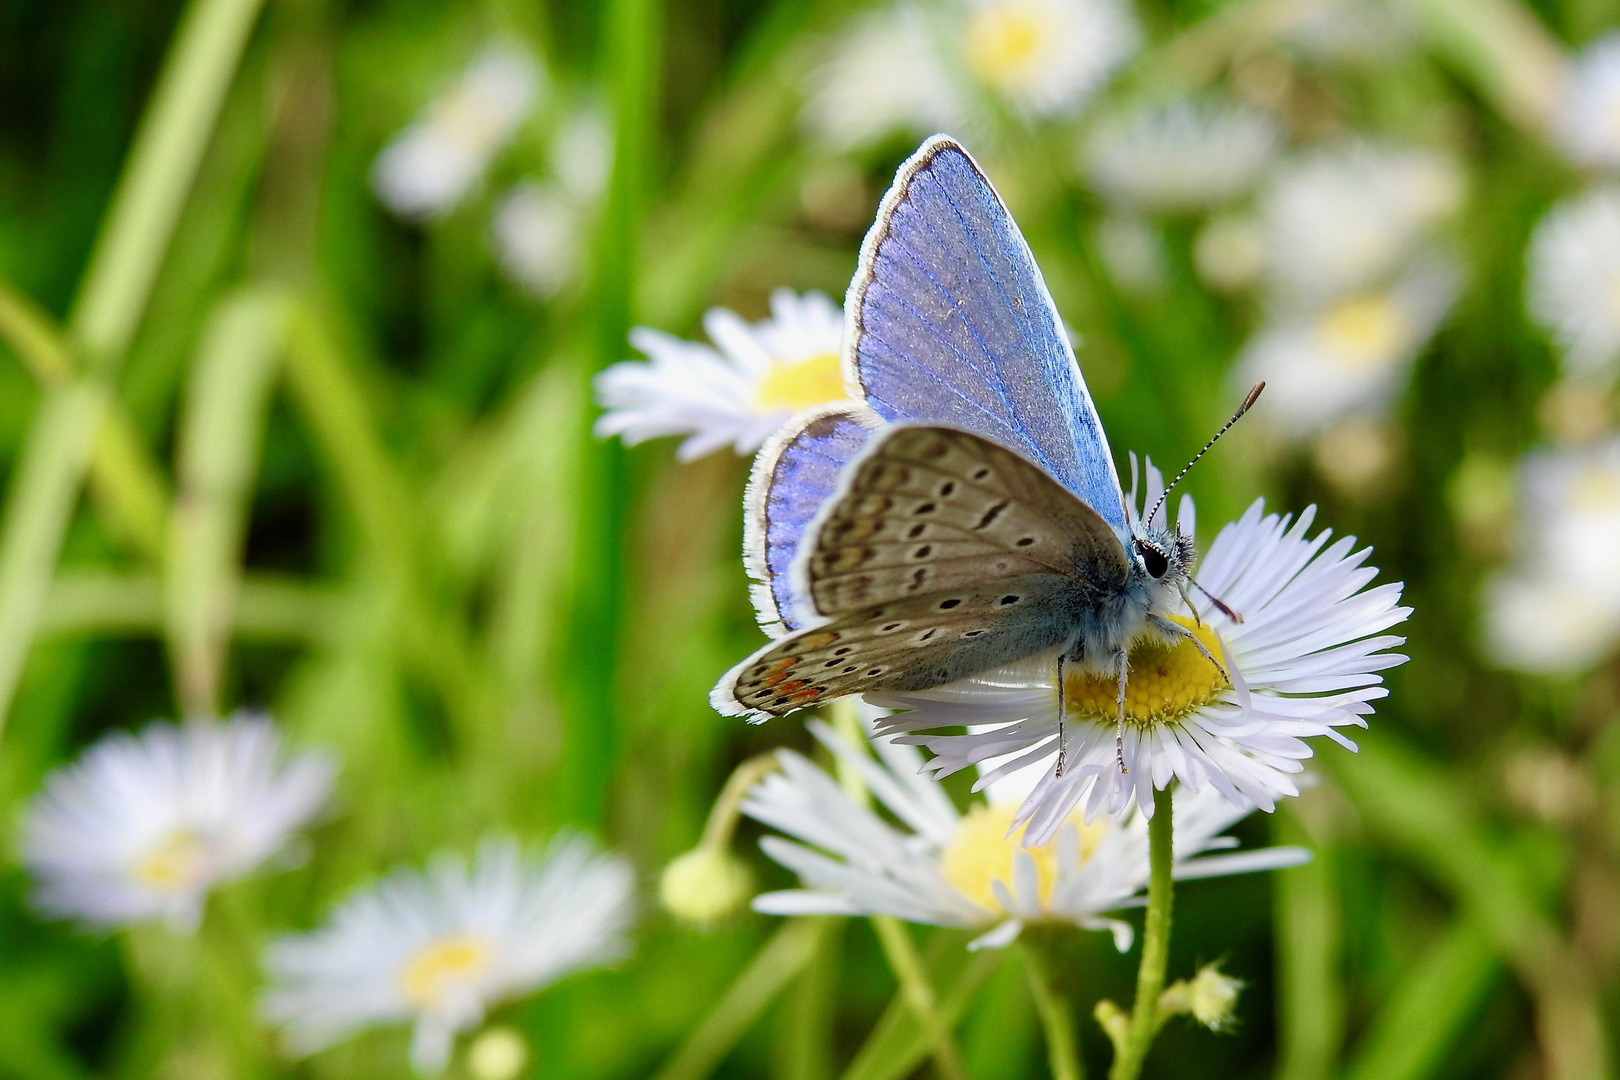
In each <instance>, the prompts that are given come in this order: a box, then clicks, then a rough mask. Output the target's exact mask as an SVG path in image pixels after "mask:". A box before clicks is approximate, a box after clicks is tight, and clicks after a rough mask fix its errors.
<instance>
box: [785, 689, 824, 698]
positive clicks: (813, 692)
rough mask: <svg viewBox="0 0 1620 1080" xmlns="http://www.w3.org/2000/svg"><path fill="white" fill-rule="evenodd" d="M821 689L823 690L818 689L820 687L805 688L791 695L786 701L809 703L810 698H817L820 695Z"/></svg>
mask: <svg viewBox="0 0 1620 1080" xmlns="http://www.w3.org/2000/svg"><path fill="white" fill-rule="evenodd" d="M822 689H823V688H822V687H820V686H809V687H806V688H805V689H803V690H800V691H798V692H796V693H794V694H792V695H791V696H789V698H788V700H789V701H809V700H810V699H811V698H814V697H819V696H820V694H821V691H822Z"/></svg>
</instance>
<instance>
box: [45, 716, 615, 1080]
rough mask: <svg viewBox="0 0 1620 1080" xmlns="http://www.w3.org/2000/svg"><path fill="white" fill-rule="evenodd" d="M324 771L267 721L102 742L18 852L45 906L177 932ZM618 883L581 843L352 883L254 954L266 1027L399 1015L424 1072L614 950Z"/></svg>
mask: <svg viewBox="0 0 1620 1080" xmlns="http://www.w3.org/2000/svg"><path fill="white" fill-rule="evenodd" d="M333 771H334V770H333V766H332V764H331V763H330V761H329V760H328V759H327V758H326V757H325V756H323V755H321V754H318V753H312V752H306V753H303V754H300V755H298V756H295V757H290V756H289V755H287V754H286V753H285V752H284V751H283V749H282V746H281V738H280V735H279V734H278V733H277V731H276V728H275V725H274V724H273V723H272V722H271V721H270V719H269V718H268V717H265V716H261V715H254V714H240V715H238V716H236V717H233V718H232V719H231V720H229V721H226V722H216V721H212V720H193V721H190V722H188V723H186V724H183V725H179V726H176V725H172V724H154V725H152V726H151V727H149V728H147V729H146V730H145V731H143V732H141V733H140V734H139V735H136V736H132V735H127V734H122V733H119V734H114V735H109V736H107V737H106V738H104V739H102V740H101V741H100V742H98V743H96V744H95V745H94V746H92V747H91V748H90V749H89V750H88V751H86V752H85V754H84V756H83V758H82V759H81V760H79V761H78V762H76V763H74V764H72V765H69V766H67V767H65V768H63V769H60V770H58V771H57V772H55V773H53V774H52V775H51V776H49V777H48V778H47V779H46V781H45V787H44V791H43V792H42V793H41V794H40V795H39V796H38V797H37V798H36V799H35V800H34V803H33V805H32V806H31V807H30V808H29V811H28V813H27V815H26V817H25V819H24V823H23V843H22V854H23V858H24V861H25V862H26V864H27V867H28V870H29V873H30V874H31V875H32V876H33V877H34V878H35V880H36V883H37V888H36V890H35V897H34V899H35V904H36V906H37V907H38V908H39V909H40V910H41V911H42V912H43V913H45V914H47V915H52V916H58V917H67V918H75V919H79V920H81V921H83V922H86V923H88V924H91V925H94V926H100V927H117V926H123V925H130V924H135V923H142V922H149V921H152V920H162V921H164V922H166V923H167V924H168V925H169V926H170V927H171V928H172V929H173V930H175V931H177V932H186V931H190V930H192V929H194V928H195V927H196V925H197V923H198V922H199V920H200V919H201V918H202V917H203V907H204V903H205V901H206V900H207V897H208V895H209V893H210V892H212V891H213V889H214V888H215V887H217V886H219V885H222V884H225V883H227V882H229V881H232V880H234V879H236V878H240V877H243V876H244V875H247V874H249V873H251V872H253V871H254V870H255V869H258V868H260V867H262V866H264V865H265V864H266V863H267V862H269V861H271V860H272V859H274V858H276V857H277V856H278V855H281V854H282V853H284V852H285V851H287V849H288V848H289V846H290V844H291V842H292V841H293V839H294V834H295V833H296V832H297V831H298V830H299V829H300V828H302V827H303V826H304V825H306V824H308V823H309V821H310V820H311V819H312V818H313V817H314V816H315V815H316V813H317V812H318V811H319V810H320V809H321V807H322V806H323V805H324V804H325V803H326V801H327V798H328V795H329V793H330V790H331V781H332V776H333ZM632 887H633V875H632V873H631V871H630V867H629V865H628V864H627V863H626V862H625V861H624V860H623V859H620V858H618V857H616V856H610V855H602V854H598V853H596V852H595V851H594V850H593V849H592V847H591V845H590V844H589V843H588V842H586V841H585V840H584V839H582V838H578V837H560V838H558V839H556V840H554V841H553V842H552V844H551V846H550V848H549V849H547V850H546V851H545V852H544V853H543V854H539V853H536V854H532V855H531V854H525V853H524V852H523V851H522V850H521V849H520V848H519V847H518V845H517V844H516V843H515V842H513V841H510V840H491V841H487V842H486V843H484V844H483V845H482V846H481V847H480V848H479V849H478V853H477V857H476V858H475V859H474V860H473V863H472V865H471V866H470V867H468V866H467V865H466V864H465V863H463V862H462V861H460V860H458V859H456V858H455V857H452V856H441V857H440V858H439V859H437V860H436V861H435V862H433V863H432V864H431V865H430V866H429V868H428V870H427V872H426V873H418V872H416V871H414V870H400V871H397V872H395V873H394V874H393V875H391V876H390V877H388V878H387V879H386V880H384V881H383V882H382V883H381V884H379V885H377V886H375V887H374V888H371V889H365V890H361V891H360V892H358V893H356V894H355V895H354V896H352V897H351V898H350V899H349V900H348V901H347V902H346V903H344V904H343V905H342V906H341V907H339V908H338V910H337V911H336V912H335V913H334V914H333V916H332V918H331V921H330V923H329V924H328V925H327V926H326V927H324V928H323V929H320V930H316V931H314V932H312V933H308V934H301V935H291V936H287V937H283V938H281V939H280V940H278V941H277V942H276V943H275V944H273V945H272V946H271V948H270V951H269V954H268V956H267V959H266V964H267V967H268V969H269V973H270V977H271V986H270V989H269V990H268V992H267V994H266V996H265V999H264V1005H263V1013H264V1016H265V1018H266V1019H267V1020H269V1021H270V1022H272V1023H274V1024H276V1025H279V1026H281V1027H283V1028H284V1029H285V1030H286V1032H287V1035H288V1039H289V1043H290V1044H291V1046H292V1048H293V1049H294V1050H296V1051H298V1052H300V1053H307V1052H312V1051H315V1050H318V1049H320V1048H322V1047H324V1046H327V1045H330V1044H332V1043H334V1042H337V1041H338V1040H340V1039H343V1038H346V1037H348V1036H349V1035H351V1034H353V1033H355V1032H357V1031H359V1030H360V1029H362V1028H365V1027H369V1026H372V1025H375V1024H379V1023H390V1022H395V1021H411V1022H414V1024H415V1037H414V1040H413V1043H412V1049H411V1061H412V1064H413V1065H414V1066H415V1068H416V1069H417V1071H419V1072H423V1073H436V1072H439V1071H441V1070H442V1069H443V1068H444V1067H445V1065H446V1064H447V1063H448V1061H449V1057H450V1051H451V1048H452V1043H453V1040H454V1038H455V1036H456V1034H457V1033H459V1032H463V1031H467V1030H470V1029H472V1028H474V1027H476V1026H477V1025H478V1024H479V1023H480V1022H481V1021H482V1019H483V1016H484V1011H485V1009H487V1008H488V1007H489V1006H491V1005H493V1004H495V1003H497V1002H499V1001H502V1000H505V999H508V998H511V997H515V996H518V995H520V994H525V993H530V992H533V991H535V990H538V989H540V988H541V987H543V986H545V985H547V984H549V983H551V982H555V981H556V980H557V979H559V978H561V977H563V976H564V975H567V974H569V973H570V972H573V971H577V970H580V969H582V968H586V967H592V966H596V965H600V964H603V963H607V962H609V961H611V960H613V959H615V958H617V957H618V956H620V955H622V954H623V953H624V952H625V951H626V948H627V946H626V941H625V930H626V928H627V927H628V925H629V921H630V918H631V913H632V907H631V891H632Z"/></svg>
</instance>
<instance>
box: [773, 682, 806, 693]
mask: <svg viewBox="0 0 1620 1080" xmlns="http://www.w3.org/2000/svg"><path fill="white" fill-rule="evenodd" d="M809 685H810V684H809V683H807V682H805V681H804V680H803V679H794V680H793V681H791V682H785V683H783V684H782V685H781V686H778V687H777V688H776V692H777V693H778V694H792V693H793V692H794V691H796V690H800V689H802V688H804V687H806V686H809Z"/></svg>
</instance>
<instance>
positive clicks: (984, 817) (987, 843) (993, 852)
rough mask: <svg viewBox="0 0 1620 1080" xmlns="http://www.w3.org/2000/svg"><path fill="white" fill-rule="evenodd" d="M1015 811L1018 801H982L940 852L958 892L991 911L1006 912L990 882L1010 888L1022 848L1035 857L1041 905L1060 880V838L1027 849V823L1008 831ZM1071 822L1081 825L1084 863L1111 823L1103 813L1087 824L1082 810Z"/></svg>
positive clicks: (945, 874)
mask: <svg viewBox="0 0 1620 1080" xmlns="http://www.w3.org/2000/svg"><path fill="white" fill-rule="evenodd" d="M1017 810H1018V804H1017V803H998V804H995V805H986V804H984V803H979V804H978V805H976V806H974V807H973V809H971V810H969V811H968V812H967V814H965V815H964V816H963V818H962V820H961V822H960V823H959V824H958V825H957V826H956V835H955V836H954V837H953V838H952V839H951V843H950V846H949V847H947V848H946V849H945V850H944V852H943V853H942V854H941V856H940V864H939V872H940V876H942V877H943V878H944V879H945V880H946V882H947V883H949V884H950V886H951V887H952V888H953V889H955V890H956V891H957V892H959V893H961V894H962V895H963V896H965V897H967V898H968V899H969V900H972V901H973V902H974V903H975V904H978V905H979V906H980V907H982V908H985V909H986V910H988V911H999V912H1002V913H1003V914H1006V913H1007V912H1006V909H1005V908H1003V907H1002V906H1001V901H1000V900H997V899H996V892H995V889H994V888H993V887H992V886H991V882H994V881H1000V882H1002V883H1003V884H1004V885H1006V887H1007V891H1008V892H1009V893H1010V892H1012V884H1013V865H1014V861H1015V860H1016V859H1017V857H1018V854H1019V853H1020V852H1023V853H1024V854H1027V855H1028V856H1029V857H1030V858H1031V859H1033V860H1034V861H1035V881H1036V891H1037V892H1038V893H1039V895H1040V901H1041V907H1042V908H1043V909H1044V908H1045V907H1046V906H1047V904H1048V903H1049V902H1050V901H1051V899H1052V888H1053V886H1054V885H1055V884H1056V883H1057V872H1058V855H1057V840H1056V839H1054V840H1052V841H1051V842H1050V843H1046V844H1042V845H1041V846H1040V847H1034V848H1025V847H1024V846H1023V837H1024V828H1023V826H1019V828H1018V831H1017V832H1014V833H1012V834H1011V835H1009V834H1008V830H1009V829H1011V828H1012V819H1013V814H1014V813H1016V812H1017ZM1069 823H1070V824H1073V825H1074V826H1075V827H1076V828H1077V829H1079V830H1080V862H1082V863H1083V862H1085V861H1086V860H1087V859H1089V858H1091V853H1092V852H1093V851H1096V850H1097V844H1098V842H1100V841H1101V840H1102V837H1103V833H1104V832H1105V831H1107V826H1106V825H1104V824H1103V822H1102V819H1100V818H1099V819H1098V820H1097V822H1095V823H1094V824H1091V825H1087V824H1086V823H1085V822H1084V821H1082V820H1081V818H1080V815H1079V814H1078V813H1076V814H1075V815H1073V816H1072V817H1070V818H1069Z"/></svg>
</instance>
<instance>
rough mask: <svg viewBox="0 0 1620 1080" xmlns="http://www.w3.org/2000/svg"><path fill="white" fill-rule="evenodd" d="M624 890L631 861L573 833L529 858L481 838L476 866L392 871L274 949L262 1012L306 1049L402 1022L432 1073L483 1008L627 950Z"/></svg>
mask: <svg viewBox="0 0 1620 1080" xmlns="http://www.w3.org/2000/svg"><path fill="white" fill-rule="evenodd" d="M633 884H634V876H633V874H632V872H631V870H630V866H629V864H628V863H626V862H625V861H624V860H623V859H620V858H618V857H617V856H612V855H602V854H597V853H596V851H595V849H594V848H593V847H592V845H591V844H590V843H589V842H588V841H587V840H585V839H583V838H581V837H577V836H560V837H558V838H557V839H556V840H554V841H553V842H552V843H551V846H550V847H549V848H548V849H547V850H546V852H545V854H544V855H543V856H542V857H538V858H537V857H534V856H532V855H527V854H525V853H524V852H522V851H521V850H520V849H519V847H518V845H517V844H516V843H515V842H513V841H510V840H486V841H485V842H484V843H483V844H482V845H480V847H479V849H478V853H477V856H476V857H475V858H474V860H473V862H472V865H471V866H468V864H467V863H466V862H465V861H463V860H462V859H460V858H458V857H455V856H440V857H438V858H437V859H435V860H434V861H433V862H431V863H429V865H428V867H427V869H426V871H417V870H414V869H404V870H397V871H395V872H394V873H393V874H391V875H389V876H388V877H387V878H385V879H384V880H383V881H382V882H380V883H379V884H377V885H374V886H372V887H370V888H367V889H362V890H360V891H359V892H357V893H355V894H354V895H352V896H350V897H349V899H348V900H346V901H344V902H343V903H342V904H341V905H340V906H339V907H338V908H337V910H336V911H335V912H334V913H333V914H332V916H331V918H330V920H329V921H328V922H327V924H326V925H325V926H324V927H322V928H320V929H318V930H314V931H312V932H310V933H307V934H293V935H288V936H285V937H282V938H280V939H279V940H277V941H275V942H273V943H272V944H271V946H270V948H269V950H268V952H267V953H266V957H265V966H266V968H267V970H268V972H269V975H270V981H271V985H270V988H269V990H268V991H267V992H266V994H265V998H264V1002H263V1012H264V1015H265V1016H266V1018H267V1019H269V1020H270V1021H271V1022H273V1023H275V1024H278V1025H280V1026H282V1027H283V1028H284V1029H285V1030H286V1033H287V1036H288V1039H289V1041H290V1043H291V1044H292V1046H293V1047H294V1049H296V1050H297V1051H299V1052H301V1053H310V1052H313V1051H316V1050H319V1049H321V1048H323V1047H326V1046H329V1045H331V1044H332V1043H335V1042H338V1041H339V1040H342V1039H344V1038H347V1037H348V1036H350V1035H352V1034H353V1033H355V1032H357V1031H359V1030H360V1029H362V1028H366V1027H370V1026H373V1025H376V1024H386V1023H396V1022H406V1021H410V1022H413V1023H414V1024H415V1030H414V1033H413V1036H412V1040H411V1064H412V1066H413V1067H414V1068H415V1069H416V1071H417V1072H420V1073H436V1072H439V1071H440V1070H442V1069H443V1068H444V1067H445V1065H446V1064H447V1063H448V1062H449V1060H450V1051H451V1048H452V1044H453V1043H454V1040H455V1036H456V1035H457V1034H458V1033H459V1032H463V1031H468V1030H470V1029H472V1028H475V1027H477V1026H478V1024H479V1023H481V1022H482V1020H483V1017H484V1010H485V1009H487V1008H488V1007H489V1006H491V1005H493V1004H495V1003H497V1002H500V1001H504V1000H506V999H509V998H513V997H517V996H520V995H522V994H527V993H530V992H532V991H535V990H538V989H539V988H541V987H543V986H546V985H548V984H550V983H553V982H556V981H557V980H558V979H561V978H563V977H564V976H565V975H568V974H570V973H572V972H575V971H578V970H581V969H583V968H588V967H595V966H598V965H601V964H606V963H609V962H611V961H613V960H615V959H617V958H619V957H620V956H622V955H624V953H625V952H626V951H627V949H628V943H627V942H626V939H625V931H626V929H627V928H628V927H629V924H630V918H631V888H632V886H633Z"/></svg>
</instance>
